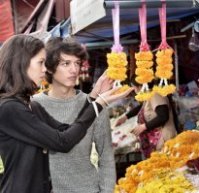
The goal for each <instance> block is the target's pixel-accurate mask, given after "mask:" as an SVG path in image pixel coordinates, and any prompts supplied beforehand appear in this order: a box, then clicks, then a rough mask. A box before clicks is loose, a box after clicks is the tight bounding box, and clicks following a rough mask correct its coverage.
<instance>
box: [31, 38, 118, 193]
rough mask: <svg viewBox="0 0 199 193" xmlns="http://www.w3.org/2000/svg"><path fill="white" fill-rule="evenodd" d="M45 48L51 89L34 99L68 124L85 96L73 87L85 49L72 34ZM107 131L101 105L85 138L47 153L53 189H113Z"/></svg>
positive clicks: (101, 192) (89, 192)
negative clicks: (63, 149) (93, 157)
mask: <svg viewBox="0 0 199 193" xmlns="http://www.w3.org/2000/svg"><path fill="white" fill-rule="evenodd" d="M46 50H47V59H46V68H47V72H46V79H47V81H48V82H49V83H50V89H49V90H48V91H44V92H41V93H39V94H36V95H34V97H33V100H35V101H37V102H39V103H40V104H41V105H42V106H43V107H44V108H45V109H46V111H47V112H48V113H50V115H52V116H53V117H54V118H55V119H57V120H59V121H61V122H63V123H67V124H70V123H71V122H73V121H74V120H75V118H76V117H77V116H78V114H79V112H80V110H81V108H82V106H83V105H84V103H85V101H86V98H87V94H86V93H83V92H82V91H81V90H78V89H75V88H74V87H75V83H76V80H77V79H78V77H79V73H80V68H81V65H82V63H83V62H84V61H85V60H86V59H87V55H88V53H87V51H86V50H85V48H83V47H82V46H81V44H79V43H78V42H76V41H74V40H73V39H72V38H67V39H65V40H64V39H62V38H60V37H56V38H51V39H50V40H49V41H48V42H47V44H46ZM110 131H111V129H110V121H109V113H108V110H107V109H106V108H104V109H103V111H102V112H101V113H100V114H99V117H97V118H96V120H95V122H94V123H93V124H92V125H91V126H90V128H89V129H88V132H87V134H86V136H85V137H84V139H82V140H81V142H80V143H79V144H77V145H76V146H75V147H74V148H73V149H72V150H71V151H70V152H69V153H67V154H64V153H59V152H56V153H55V152H53V153H50V154H49V164H50V174H51V179H52V185H53V193H65V192H73V193H79V192H81V193H96V192H98V193H110V192H113V189H114V186H115V179H116V172H115V161H114V154H113V150H112V142H111V134H110ZM93 142H94V143H95V147H96V149H97V153H98V160H99V161H98V165H97V170H96V168H95V167H94V166H93V164H92V162H91V160H90V157H91V151H92V147H93ZM79 171H81V172H79ZM74 182H76V183H74Z"/></svg>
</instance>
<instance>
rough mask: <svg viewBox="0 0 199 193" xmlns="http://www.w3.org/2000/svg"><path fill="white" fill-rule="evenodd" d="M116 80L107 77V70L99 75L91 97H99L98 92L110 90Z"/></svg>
mask: <svg viewBox="0 0 199 193" xmlns="http://www.w3.org/2000/svg"><path fill="white" fill-rule="evenodd" d="M113 82H114V80H111V79H110V78H108V77H107V75H106V71H105V72H104V73H103V74H102V75H101V76H100V77H99V79H98V80H97V82H96V84H95V86H94V87H93V90H92V91H91V93H90V97H92V98H97V97H98V94H102V93H104V92H106V91H108V90H110V89H111V88H112V86H113Z"/></svg>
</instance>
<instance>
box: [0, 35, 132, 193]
mask: <svg viewBox="0 0 199 193" xmlns="http://www.w3.org/2000/svg"><path fill="white" fill-rule="evenodd" d="M45 60H46V52H45V49H44V44H43V43H42V42H41V41H40V40H38V39H36V38H33V37H31V36H27V35H16V36H13V37H11V38H10V39H8V40H7V41H6V42H5V43H4V44H3V45H2V47H1V49H0V155H1V158H2V161H3V165H4V174H3V177H2V182H1V185H0V192H1V193H12V192H17V193H46V192H48V190H47V189H46V187H45V185H46V184H44V183H45V182H46V181H47V179H46V178H48V164H47V163H48V154H47V150H48V149H50V150H53V151H60V152H65V153H66V152H68V151H70V150H71V148H73V147H74V146H75V144H77V143H78V142H79V141H80V140H81V139H82V138H83V137H84V136H85V134H86V130H87V128H88V127H89V126H90V125H91V124H92V122H93V120H94V119H95V117H96V115H95V113H98V111H101V110H102V106H104V104H105V102H104V101H106V102H112V101H114V100H116V99H119V98H122V97H124V96H126V95H128V94H129V93H130V92H131V90H132V89H129V90H128V91H127V92H125V93H123V94H118V95H111V93H112V92H113V90H109V91H107V92H104V90H107V88H108V85H110V84H109V83H110V81H109V80H108V79H107V78H106V77H105V76H103V77H101V78H100V79H99V82H98V84H96V87H95V88H94V90H95V92H97V93H98V94H99V93H100V94H101V91H102V92H104V93H103V94H101V95H99V96H100V97H97V98H96V99H95V101H94V102H92V103H89V102H88V101H86V103H85V105H84V107H83V110H82V111H81V112H80V114H79V116H78V117H77V119H76V120H75V122H74V123H73V124H71V125H68V124H61V123H60V122H58V121H56V120H54V119H53V118H52V117H51V116H49V114H48V113H47V112H46V111H45V109H44V108H42V107H41V106H40V105H39V104H37V103H36V102H35V103H34V105H31V103H30V97H31V96H32V95H33V94H34V92H35V91H36V89H37V86H38V85H39V83H40V82H41V81H42V79H43V78H44V76H45V72H46V67H45ZM93 97H94V96H93ZM87 115H89V116H87ZM46 186H48V184H47V185H46Z"/></svg>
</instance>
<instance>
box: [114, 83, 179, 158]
mask: <svg viewBox="0 0 199 193" xmlns="http://www.w3.org/2000/svg"><path fill="white" fill-rule="evenodd" d="M132 84H133V85H134V90H135V92H136V93H137V92H139V91H140V88H141V85H139V84H138V83H137V82H136V81H135V79H132ZM135 115H138V124H137V126H136V127H135V128H134V129H133V131H132V133H134V134H135V135H136V136H137V137H139V138H140V143H141V150H142V152H143V155H144V157H145V158H148V157H149V156H150V154H151V152H152V151H156V150H161V148H162V147H163V145H164V142H165V141H167V140H168V139H171V138H173V137H175V136H176V134H177V132H176V127H175V123H174V119H173V111H172V107H171V103H170V101H169V99H168V97H163V96H161V95H159V94H157V93H156V94H154V95H153V96H152V97H151V99H150V100H148V101H145V102H144V103H143V104H140V105H138V106H137V107H135V108H134V109H132V110H131V111H129V112H128V113H126V114H125V115H123V116H122V117H121V118H120V119H118V121H117V123H116V126H118V125H121V124H122V123H124V122H125V121H126V120H127V119H128V118H131V117H133V116H135Z"/></svg>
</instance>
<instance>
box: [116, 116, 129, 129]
mask: <svg viewBox="0 0 199 193" xmlns="http://www.w3.org/2000/svg"><path fill="white" fill-rule="evenodd" d="M126 120H127V116H126V115H123V116H122V117H120V118H119V119H118V120H117V121H116V123H115V127H117V126H119V125H121V124H123V123H124V122H125V121H126Z"/></svg>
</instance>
